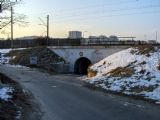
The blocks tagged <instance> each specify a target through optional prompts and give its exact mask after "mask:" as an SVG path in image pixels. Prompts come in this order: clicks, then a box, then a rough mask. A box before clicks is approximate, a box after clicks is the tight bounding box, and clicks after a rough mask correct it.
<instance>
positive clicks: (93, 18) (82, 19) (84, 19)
mask: <svg viewBox="0 0 160 120" xmlns="http://www.w3.org/2000/svg"><path fill="white" fill-rule="evenodd" d="M152 13H154V14H157V13H160V11H149V12H140V13H138V12H137V13H128V14H116V15H103V16H97V18H98V19H100V18H109V17H118V16H130V15H142V14H152ZM71 20H81V21H87V20H97V19H95V16H93V17H89V18H78V19H67V20H63V21H54V23H60V22H66V21H71Z"/></svg>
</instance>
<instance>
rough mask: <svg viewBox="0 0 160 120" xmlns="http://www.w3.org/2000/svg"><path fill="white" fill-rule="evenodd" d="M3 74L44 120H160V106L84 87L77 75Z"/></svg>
mask: <svg viewBox="0 0 160 120" xmlns="http://www.w3.org/2000/svg"><path fill="white" fill-rule="evenodd" d="M0 72H2V73H4V74H6V75H7V76H9V77H10V78H12V79H14V80H16V81H18V82H19V83H20V84H21V85H22V86H23V87H25V89H27V90H29V91H31V92H32V93H33V95H34V96H35V98H36V100H37V102H39V103H40V105H41V109H42V111H43V113H44V114H43V117H42V120H160V106H158V105H154V104H150V103H147V102H143V101H138V100H133V99H130V98H126V97H120V96H116V95H111V94H106V93H102V92H97V91H93V90H90V89H88V88H85V87H83V85H82V82H80V80H79V79H80V77H79V76H76V75H50V74H48V73H45V72H44V71H38V70H36V69H26V68H21V67H19V68H17V67H11V66H8V65H1V66H0Z"/></svg>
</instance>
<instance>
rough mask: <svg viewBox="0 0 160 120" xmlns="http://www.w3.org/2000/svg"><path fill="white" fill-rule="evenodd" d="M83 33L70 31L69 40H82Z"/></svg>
mask: <svg viewBox="0 0 160 120" xmlns="http://www.w3.org/2000/svg"><path fill="white" fill-rule="evenodd" d="M81 38H82V32H81V31H69V39H81Z"/></svg>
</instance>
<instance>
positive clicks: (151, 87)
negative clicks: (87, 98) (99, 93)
mask: <svg viewBox="0 0 160 120" xmlns="http://www.w3.org/2000/svg"><path fill="white" fill-rule="evenodd" d="M137 50H138V49H136V48H129V49H127V50H123V51H120V52H118V53H115V54H113V55H111V56H109V57H107V58H105V59H103V60H101V61H100V62H98V63H96V64H95V65H93V66H92V67H91V68H90V69H91V70H93V71H97V75H96V76H95V77H93V78H90V79H86V81H87V82H89V83H90V84H93V85H95V86H97V87H101V88H103V89H106V90H107V91H114V92H121V93H123V94H126V95H136V96H142V97H144V98H146V99H151V100H155V101H160V70H158V68H157V65H158V64H160V63H159V62H160V58H159V53H160V49H158V48H155V52H153V53H150V56H146V55H143V54H137V53H134V54H133V53H132V52H131V51H137ZM142 63H143V64H142ZM119 67H122V68H125V67H129V68H132V69H133V70H134V73H133V75H132V76H130V77H119V76H118V77H113V76H111V74H110V72H111V71H112V70H114V69H116V68H119ZM141 71H144V73H141ZM121 74H124V73H121Z"/></svg>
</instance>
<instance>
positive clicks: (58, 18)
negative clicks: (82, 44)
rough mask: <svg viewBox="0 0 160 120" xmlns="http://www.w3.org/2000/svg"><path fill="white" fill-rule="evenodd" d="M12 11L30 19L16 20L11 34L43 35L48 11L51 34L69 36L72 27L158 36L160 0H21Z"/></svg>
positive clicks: (93, 32)
mask: <svg viewBox="0 0 160 120" xmlns="http://www.w3.org/2000/svg"><path fill="white" fill-rule="evenodd" d="M14 12H15V14H14V15H15V16H16V13H22V14H25V15H26V16H27V18H26V21H27V22H29V23H28V24H27V25H25V26H19V25H16V24H15V25H14V37H22V36H33V35H36V36H45V35H46V27H45V26H43V25H40V24H45V23H46V19H47V18H46V17H47V15H49V16H50V36H51V37H54V38H62V37H68V31H72V30H78V31H82V33H83V35H84V36H85V37H88V36H90V35H92V36H98V35H106V36H110V35H117V36H119V37H127V36H133V37H136V39H137V40H148V39H155V38H156V32H157V33H158V36H160V22H159V21H160V0H24V2H22V3H21V4H19V5H16V6H15V8H14ZM7 32H8V33H9V32H10V29H9V27H8V28H6V33H7ZM0 35H2V34H0ZM3 36H4V35H3ZM5 36H6V34H5ZM8 36H9V34H8ZM159 38H160V37H159Z"/></svg>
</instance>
